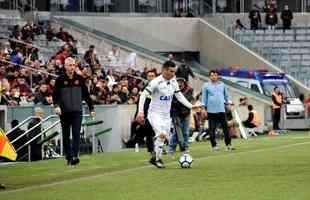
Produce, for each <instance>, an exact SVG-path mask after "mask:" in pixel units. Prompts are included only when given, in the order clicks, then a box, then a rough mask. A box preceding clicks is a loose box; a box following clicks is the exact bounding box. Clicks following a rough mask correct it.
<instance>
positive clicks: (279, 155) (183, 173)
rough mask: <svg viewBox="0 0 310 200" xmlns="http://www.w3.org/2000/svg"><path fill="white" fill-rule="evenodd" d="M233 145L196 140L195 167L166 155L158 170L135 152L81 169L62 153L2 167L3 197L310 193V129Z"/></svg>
mask: <svg viewBox="0 0 310 200" xmlns="http://www.w3.org/2000/svg"><path fill="white" fill-rule="evenodd" d="M233 143H234V146H236V147H237V150H236V151H234V152H226V151H225V150H224V145H223V144H222V143H221V151H220V152H211V148H210V144H209V143H197V144H194V145H192V146H191V155H192V156H193V157H194V163H193V166H192V168H191V169H181V168H180V167H179V166H178V164H177V161H176V160H173V159H172V158H170V157H167V156H166V157H165V158H164V160H165V162H166V163H167V168H166V169H164V170H158V169H156V168H154V167H153V166H150V165H149V164H148V163H147V158H148V156H147V153H146V152H140V153H135V152H133V151H124V152H118V153H103V154H98V155H87V156H82V157H81V164H80V165H79V166H77V167H72V166H66V165H65V161H64V160H63V159H58V160H48V161H40V162H35V163H30V164H28V163H23V164H16V165H10V166H1V167H0V182H1V183H4V184H5V185H6V187H7V190H5V191H2V192H0V199H10V200H14V199H25V200H27V199H29V200H30V199H31V200H35V199H40V200H41V199H51V200H56V199H57V200H58V199H59V200H60V199H87V200H91V199H107V200H110V199H115V200H120V199H124V200H125V199H126V200H127V199H128V200H129V199H135V200H140V199H141V200H142V199H143V200H144V199H156V200H157V199H160V200H165V199H169V200H174V199H176V200H180V199H186V200H191V199H195V200H196V199H212V200H217V199H218V200H222V199H223V200H224V199H237V200H243V199H246V200H248V199H270V200H275V199H279V200H286V199H288V200H289V199H294V200H295V199H296V200H303V199H305V200H309V199H310V192H309V189H308V187H309V183H310V167H309V164H310V155H309V154H310V135H309V133H303V134H300V133H299V134H294V133H291V134H287V135H282V136H278V137H263V136H261V137H257V138H254V139H251V140H248V141H244V140H233ZM176 157H177V156H176Z"/></svg>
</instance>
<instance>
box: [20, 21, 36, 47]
mask: <svg viewBox="0 0 310 200" xmlns="http://www.w3.org/2000/svg"><path fill="white" fill-rule="evenodd" d="M32 27H33V23H32V22H31V21H27V24H25V26H23V27H22V30H21V33H22V40H24V41H26V42H27V41H28V42H31V41H33V40H34V33H33V30H32Z"/></svg>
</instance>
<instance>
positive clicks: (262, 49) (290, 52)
mask: <svg viewBox="0 0 310 200" xmlns="http://www.w3.org/2000/svg"><path fill="white" fill-rule="evenodd" d="M309 33H310V29H309V27H298V28H296V29H292V30H286V31H283V30H256V31H252V30H236V31H235V32H234V39H235V40H236V41H238V42H240V43H242V44H244V45H245V46H247V47H248V48H250V49H252V50H254V51H255V52H257V53H259V54H260V55H262V56H263V57H264V58H266V59H268V60H269V61H271V62H272V63H274V64H276V65H278V66H279V67H281V69H282V70H283V71H284V72H286V73H288V74H290V75H292V76H293V77H294V78H296V79H298V80H300V81H301V82H302V83H304V84H305V85H307V86H308V87H309V86H310V81H309V79H308V77H309V75H310V51H309V47H310V37H309V36H308V34H309Z"/></svg>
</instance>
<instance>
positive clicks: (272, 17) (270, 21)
mask: <svg viewBox="0 0 310 200" xmlns="http://www.w3.org/2000/svg"><path fill="white" fill-rule="evenodd" d="M265 23H266V25H267V28H268V30H274V29H275V27H276V25H277V24H278V16H277V13H276V12H272V11H270V12H268V13H266V17H265Z"/></svg>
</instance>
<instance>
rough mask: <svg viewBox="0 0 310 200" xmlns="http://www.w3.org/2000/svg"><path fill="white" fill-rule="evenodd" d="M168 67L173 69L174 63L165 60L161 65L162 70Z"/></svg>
mask: <svg viewBox="0 0 310 200" xmlns="http://www.w3.org/2000/svg"><path fill="white" fill-rule="evenodd" d="M169 67H173V68H175V63H174V62H172V61H170V60H167V61H166V62H164V64H163V69H168V68H169Z"/></svg>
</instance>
